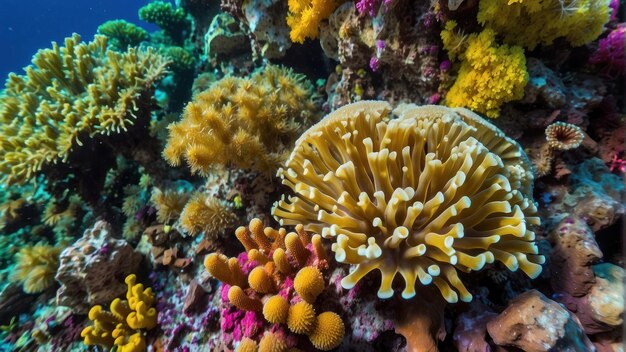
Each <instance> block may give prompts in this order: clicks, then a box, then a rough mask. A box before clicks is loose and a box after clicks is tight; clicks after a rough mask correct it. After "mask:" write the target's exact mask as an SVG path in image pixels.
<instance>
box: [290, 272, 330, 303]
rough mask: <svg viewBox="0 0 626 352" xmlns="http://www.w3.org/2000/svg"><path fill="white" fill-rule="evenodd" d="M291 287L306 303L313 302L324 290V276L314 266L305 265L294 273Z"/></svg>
mask: <svg viewBox="0 0 626 352" xmlns="http://www.w3.org/2000/svg"><path fill="white" fill-rule="evenodd" d="M293 288H294V289H295V290H296V293H297V294H298V296H300V297H301V298H302V299H303V300H305V301H306V302H308V303H311V304H312V303H315V299H316V298H317V296H319V294H320V293H322V291H324V278H323V277H322V273H321V272H320V271H319V269H317V268H316V267H314V266H307V267H304V268H302V269H300V271H298V273H297V274H296V278H295V279H294V281H293Z"/></svg>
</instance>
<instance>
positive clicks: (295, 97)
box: [163, 66, 316, 175]
mask: <svg viewBox="0 0 626 352" xmlns="http://www.w3.org/2000/svg"><path fill="white" fill-rule="evenodd" d="M312 97H313V86H312V84H311V83H310V82H308V81H307V80H306V79H305V77H304V76H302V75H298V74H295V73H293V72H292V71H291V70H289V69H286V68H281V67H277V66H267V67H265V68H264V69H262V70H261V71H258V72H256V73H254V74H253V75H252V76H251V77H250V78H235V77H226V78H224V79H222V80H220V81H218V82H216V83H214V84H213V85H212V86H211V88H209V89H208V90H206V91H204V92H202V93H199V94H197V95H196V96H195V97H194V100H193V101H192V102H190V103H189V104H188V105H187V106H186V108H185V111H184V113H183V119H182V120H181V121H180V122H177V123H174V124H171V125H170V126H169V127H168V128H169V139H168V142H167V146H166V147H165V150H164V151H163V155H164V157H165V159H166V160H167V161H168V162H169V163H170V164H171V165H173V166H178V165H180V164H181V162H182V160H183V159H184V160H185V161H186V162H187V164H188V165H189V167H190V168H191V171H192V172H193V173H199V174H202V175H206V174H207V173H208V172H209V170H211V168H213V167H215V166H219V165H221V166H231V167H238V168H242V169H248V168H251V169H255V170H257V171H262V172H273V171H274V170H275V169H276V167H277V165H278V164H279V163H281V162H282V161H283V160H284V158H285V156H286V155H285V154H286V151H287V150H288V149H289V148H291V146H292V144H293V142H294V141H295V140H296V138H298V136H299V135H300V133H301V132H302V131H303V129H304V128H306V127H305V126H306V125H307V124H308V123H309V122H313V120H314V119H315V110H316V109H315V104H314V103H313V100H312Z"/></svg>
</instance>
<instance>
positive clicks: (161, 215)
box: [150, 187, 189, 223]
mask: <svg viewBox="0 0 626 352" xmlns="http://www.w3.org/2000/svg"><path fill="white" fill-rule="evenodd" d="M188 201H189V194H188V193H185V192H178V191H174V190H166V191H165V192H163V191H161V190H160V189H159V188H156V187H155V188H154V189H153V190H152V197H151V198H150V202H151V203H152V204H153V205H154V206H155V207H156V208H157V220H158V221H159V222H162V223H167V222H169V221H171V220H175V219H178V217H180V214H181V213H182V212H183V208H184V207H185V204H187V202H188Z"/></svg>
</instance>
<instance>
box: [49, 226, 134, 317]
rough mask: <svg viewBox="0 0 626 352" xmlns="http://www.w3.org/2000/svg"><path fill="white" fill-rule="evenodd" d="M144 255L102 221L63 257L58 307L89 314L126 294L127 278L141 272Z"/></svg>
mask: <svg viewBox="0 0 626 352" xmlns="http://www.w3.org/2000/svg"><path fill="white" fill-rule="evenodd" d="M141 259H142V257H141V254H139V253H137V252H135V251H134V249H133V247H132V246H131V245H130V244H129V243H128V242H126V241H125V240H121V239H116V238H114V237H113V235H112V230H111V225H110V224H109V223H107V222H105V221H98V222H96V224H95V225H94V226H93V228H91V229H88V230H87V231H85V233H84V234H83V237H81V238H79V239H78V240H77V241H76V242H75V243H74V244H73V245H71V246H69V247H67V248H66V249H65V250H64V251H63V252H62V253H61V256H60V257H59V262H60V266H59V270H58V271H57V274H56V279H57V281H59V282H60V283H61V288H60V289H59V290H58V291H57V303H58V304H59V305H62V306H67V307H71V308H72V310H73V311H74V313H78V314H87V312H88V311H89V309H90V308H91V307H92V306H94V305H97V304H101V305H107V304H109V303H110V302H111V301H112V300H113V299H115V298H116V297H118V296H122V295H123V294H124V293H125V292H126V288H127V287H126V284H125V283H124V278H125V277H126V276H128V275H129V274H133V273H135V272H136V271H137V269H138V268H139V264H140V262H141Z"/></svg>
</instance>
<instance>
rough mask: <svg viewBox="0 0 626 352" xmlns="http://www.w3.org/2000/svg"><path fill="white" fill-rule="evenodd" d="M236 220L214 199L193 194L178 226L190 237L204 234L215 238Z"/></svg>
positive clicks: (225, 207) (235, 217)
mask: <svg viewBox="0 0 626 352" xmlns="http://www.w3.org/2000/svg"><path fill="white" fill-rule="evenodd" d="M236 220H237V215H235V213H233V211H232V210H231V209H230V208H229V207H228V206H227V205H226V204H224V202H222V201H220V200H219V199H217V198H215V197H211V196H208V195H206V194H203V193H201V192H198V193H196V194H194V195H193V196H192V197H191V199H190V200H189V202H187V205H185V208H184V209H183V211H182V214H181V215H180V224H181V226H182V227H183V229H185V230H186V231H187V232H189V233H190V234H191V235H194V236H195V235H197V234H199V233H201V232H204V235H205V236H206V237H207V238H217V237H219V236H220V235H221V234H223V233H224V231H226V230H227V229H228V228H230V227H232V226H233V225H234V224H235V221H236Z"/></svg>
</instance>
